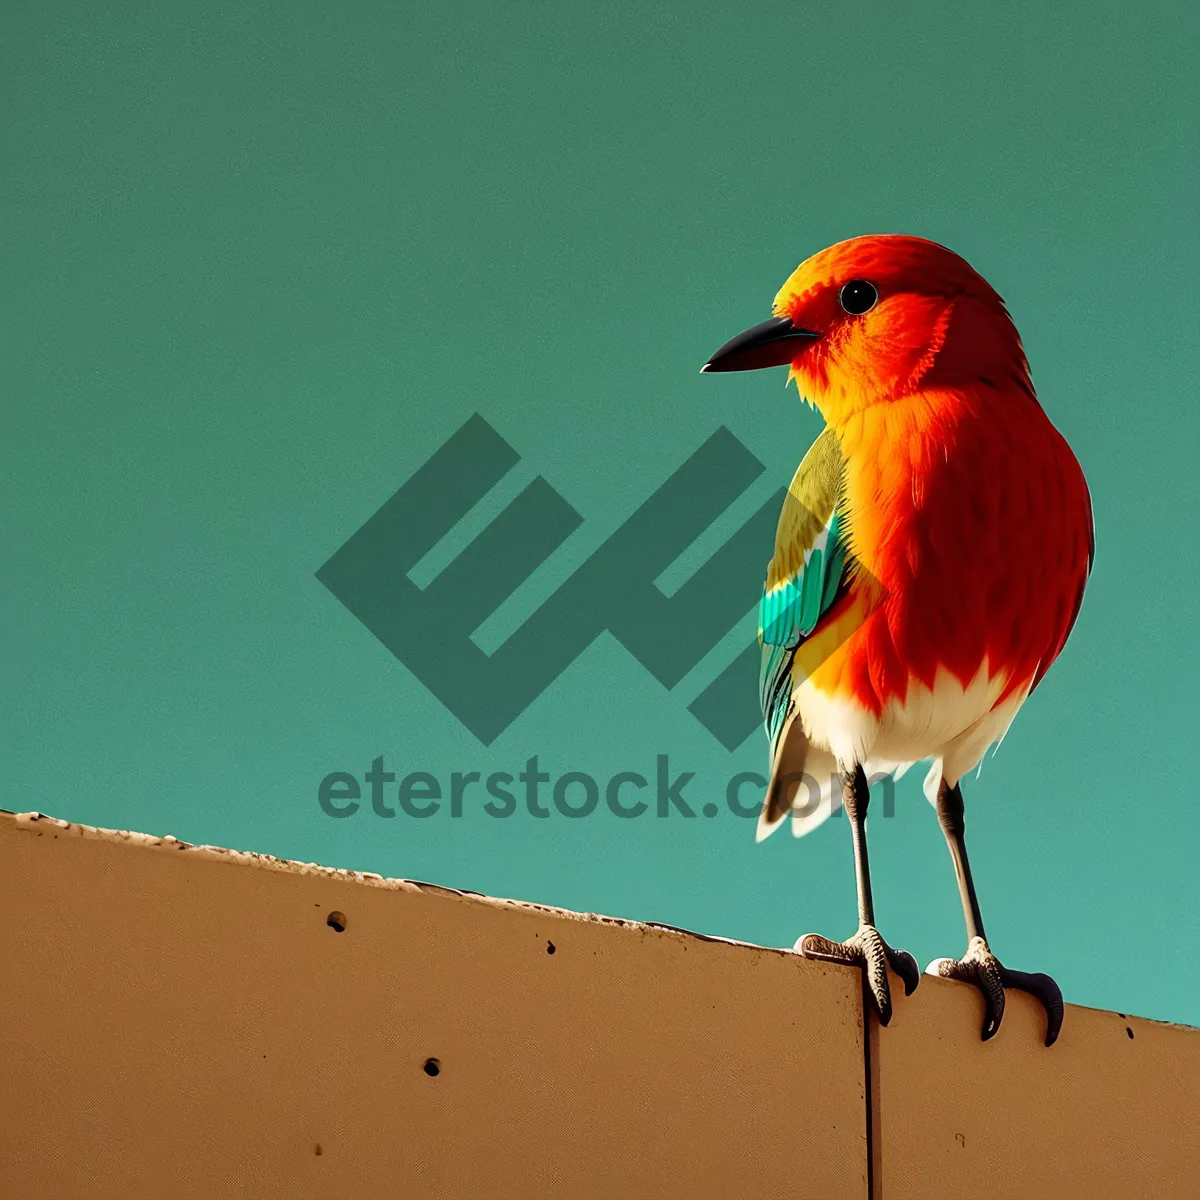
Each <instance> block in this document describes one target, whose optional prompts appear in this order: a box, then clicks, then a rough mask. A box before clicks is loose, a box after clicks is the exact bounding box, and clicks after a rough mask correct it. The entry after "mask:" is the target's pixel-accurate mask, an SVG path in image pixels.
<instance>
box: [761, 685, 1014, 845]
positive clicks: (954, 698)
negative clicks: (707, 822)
mask: <svg viewBox="0 0 1200 1200" xmlns="http://www.w3.org/2000/svg"><path fill="white" fill-rule="evenodd" d="M1005 683H1006V679H1005V677H1004V675H1003V673H999V674H996V675H991V674H989V672H988V669H987V663H986V662H985V663H984V665H983V666H982V667H981V668H980V670H979V673H978V674H977V675H976V676H975V678H974V679H973V680H971V682H970V683H969V684H968V685H967V686H966V687H963V686H962V684H961V683H960V682H959V681H958V680H957V679H955V678H954V677H953V676H952V675H950V674H949V673H948V672H946V671H942V672H940V673H939V675H938V676H937V678H936V680H935V681H934V686H933V687H932V688H928V687H926V686H925V685H924V684H922V683H920V682H918V681H917V680H912V681H911V682H910V684H909V687H908V693H907V695H906V696H905V698H904V700H903V701H900V700H898V699H893V700H891V701H890V702H889V703H888V704H887V705H886V706H885V707H884V709H883V712H882V713H881V714H880V715H879V716H878V717H875V716H874V715H873V714H872V713H870V712H868V711H867V710H866V709H865V708H863V707H862V706H861V705H860V704H858V703H857V702H856V701H854V700H846V699H839V698H837V697H833V696H829V695H827V694H825V693H823V692H819V691H817V689H816V688H814V687H813V686H812V684H811V683H808V682H805V683H802V684H801V685H800V686H799V688H798V689H797V691H796V693H795V704H796V707H797V709H798V710H799V713H800V719H801V721H802V722H803V724H804V730H805V733H806V734H807V735H808V738H809V741H810V742H811V744H812V751H811V753H810V756H809V761H808V766H807V768H806V770H807V773H808V774H809V775H810V776H811V778H812V779H813V781H814V783H817V784H819V785H820V790H821V796H820V803H819V804H814V803H812V800H811V799H809V800H808V801H807V802H805V797H804V796H801V797H798V800H797V803H798V804H799V803H803V804H804V808H803V809H794V810H793V813H792V832H793V833H794V834H795V835H796V836H797V837H800V836H802V835H803V834H805V833H808V832H809V831H810V830H812V829H815V828H816V827H817V826H818V825H820V824H821V823H822V822H823V821H824V820H825V818H826V817H828V816H829V815H830V814H831V813H832V812H833V811H834V810H835V809H836V808H837V807H838V805H839V804H841V789H840V787H839V786H838V783H837V775H838V770H839V767H852V766H853V764H855V763H862V764H863V770H864V771H865V772H866V774H867V778H868V779H869V780H871V781H872V782H874V781H877V780H879V779H881V778H883V777H884V776H885V775H891V774H894V775H895V776H896V777H897V778H899V777H900V776H901V775H903V774H904V772H905V771H907V770H908V768H909V767H911V766H912V765H913V763H915V762H919V761H921V760H923V759H932V760H933V766H932V769H931V770H930V772H929V775H928V776H927V777H926V780H925V795H926V796H927V797H928V798H929V801H930V803H933V802H934V800H935V799H936V798H937V792H938V786H939V784H940V783H941V781H942V779H943V778H944V779H945V780H946V782H947V783H949V784H950V785H951V786H953V785H954V784H956V783H957V782H958V781H959V780H960V779H961V778H962V777H963V776H964V775H966V774H967V772H968V771H970V770H971V769H972V768H973V767H975V766H976V765H977V764H978V763H979V762H980V760H981V759H982V758H983V756H984V753H985V752H986V751H987V748H988V747H989V746H990V745H992V744H993V743H995V742H999V741H1000V740H1001V739H1002V738H1003V737H1004V734H1005V732H1006V731H1007V730H1008V727H1009V725H1011V724H1012V721H1013V718H1014V717H1015V716H1016V715H1017V710H1018V709H1019V708H1020V707H1021V705H1022V704H1023V703H1024V701H1025V697H1026V696H1027V695H1028V688H1027V687H1025V688H1019V689H1018V690H1017V691H1016V692H1014V693H1013V694H1012V695H1010V696H1009V697H1008V698H1007V699H1005V701H1004V702H1003V703H1002V704H997V703H996V702H997V700H998V698H999V696H1000V694H1001V692H1003V691H1004V687H1005ZM813 799H815V797H814V798H813ZM765 832H769V831H764V832H763V836H765Z"/></svg>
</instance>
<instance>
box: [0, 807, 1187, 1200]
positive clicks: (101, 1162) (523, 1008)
mask: <svg viewBox="0 0 1200 1200" xmlns="http://www.w3.org/2000/svg"><path fill="white" fill-rule="evenodd" d="M1023 999H1024V998H1023V997H1019V996H1018V997H1014V999H1013V1000H1012V1002H1011V1004H1010V1012H1009V1015H1008V1017H1007V1019H1006V1023H1005V1026H1004V1028H1003V1030H1002V1031H1001V1034H1000V1036H999V1037H998V1038H997V1039H996V1040H995V1041H993V1042H991V1043H989V1044H987V1045H981V1044H980V1043H979V1042H978V1040H977V1028H978V1022H979V1007H980V1006H979V1002H978V1001H977V999H976V997H975V995H974V993H973V992H971V991H970V990H969V989H967V988H964V987H962V986H961V985H956V984H950V983H943V982H941V981H935V980H932V979H926V980H924V981H923V984H922V987H921V989H920V990H919V991H918V992H917V993H916V995H915V996H913V997H912V998H910V999H909V1000H907V1002H905V1001H904V999H903V998H901V999H900V1000H899V1001H898V1003H897V1013H896V1017H895V1019H894V1021H893V1024H892V1026H891V1027H890V1028H888V1029H886V1030H879V1029H877V1028H875V1027H874V1026H872V1027H871V1028H870V1030H869V1034H868V1039H867V1043H866V1044H865V1043H864V1031H863V1020H862V1008H861V1003H860V991H859V979H858V976H857V974H856V973H855V972H854V971H851V970H847V969H843V968H837V967H832V966H824V965H821V964H817V963H810V962H807V961H804V960H802V959H800V958H798V957H796V956H794V955H791V954H786V953H781V952H779V951H775V950H764V949H760V948H756V947H749V946H744V945H740V944H736V943H730V942H722V941H713V940H708V939H704V938H701V937H697V936H693V935H687V934H682V933H679V932H676V931H671V930H666V929H662V928H656V927H650V926H643V925H636V924H630V923H628V922H618V921H612V920H608V919H603V918H593V917H582V916H579V915H576V914H572V913H566V912H561V911H556V910H549V909H541V908H537V907H534V906H531V905H523V904H518V903H512V902H507V901H498V900H492V899H488V898H484V897H478V896H471V895H463V894H460V893H457V892H451V891H448V890H446V889H442V888H437V887H431V886H427V885H419V884H413V883H407V882H399V881H391V880H382V879H380V878H378V877H375V876H363V875H354V874H351V873H347V872H337V871H330V870H326V869H324V868H320V867H314V866H304V865H300V864H296V863H285V862H281V861H279V860H275V859H269V858H263V857H261V856H256V855H247V854H240V853H236V852H232V851H224V850H218V849H213V848H199V847H187V846H185V845H184V844H182V843H179V842H175V841H172V840H170V839H161V840H160V839H154V838H149V837H146V836H145V835H141V834H124V833H111V832H107V831H99V830H93V829H90V828H87V827H81V826H78V825H68V824H66V823H64V822H59V821H55V820H52V819H50V818H46V817H34V816H12V815H9V814H3V815H0V1010H2V1011H3V1012H4V1014H5V1019H4V1021H3V1023H2V1024H0V1064H2V1068H3V1070H2V1076H0V1078H2V1079H3V1083H2V1085H0V1126H2V1128H3V1129H4V1137H3V1140H2V1141H0V1192H3V1194H5V1195H11V1196H20V1197H23V1198H29V1200H40V1198H42V1197H46V1198H50V1197H53V1198H55V1200H66V1198H68V1197H107V1196H113V1197H122V1198H127V1197H128V1198H134V1197H143V1196H145V1197H160V1196H163V1195H168V1194H169V1195H173V1196H180V1197H191V1196H196V1197H211V1196H254V1197H304V1196H333V1195H356V1196H357V1195H361V1196H384V1195H386V1196H421V1197H425V1196H429V1197H499V1198H507V1197H513V1198H514V1200H516V1198H518V1197H520V1198H533V1197H556V1196H565V1197H570V1198H571V1200H583V1198H585V1197H618V1196H620V1197H625V1196H632V1197H637V1196H646V1197H671V1196H680V1197H683V1196H688V1197H707V1196H713V1197H726V1196H729V1197H750V1196H753V1197H760V1196H761V1197H774V1196H799V1197H812V1198H814V1200H840V1198H842V1197H855V1198H859V1197H865V1196H868V1195H869V1194H870V1193H871V1190H872V1189H873V1190H874V1193H875V1194H876V1195H878V1196H885V1197H888V1198H889V1200H891V1198H892V1197H910V1196H911V1197H928V1196H934V1195H947V1196H949V1195H960V1194H968V1193H969V1194H971V1195H974V1196H997V1197H999V1196H1014V1197H1016V1196H1020V1197H1034V1198H1035V1200H1036V1198H1037V1197H1042V1196H1045V1197H1073V1196H1080V1197H1084V1196H1086V1197H1103V1196H1132V1195H1150V1194H1152V1195H1156V1196H1171V1195H1187V1194H1191V1193H1190V1191H1189V1189H1190V1187H1191V1182H1190V1181H1194V1178H1195V1176H1196V1174H1197V1172H1200V1153H1198V1147H1197V1134H1196V1129H1197V1127H1198V1125H1200V1082H1198V1081H1200V1034H1197V1032H1196V1031H1194V1030H1185V1029H1181V1028H1177V1027H1171V1026H1166V1025H1161V1024H1157V1023H1154V1022H1149V1021H1142V1020H1136V1019H1132V1018H1125V1017H1123V1016H1120V1015H1119V1014H1112V1013H1101V1012H1096V1011H1092V1010H1087V1009H1078V1008H1072V1009H1070V1010H1069V1011H1068V1013H1067V1021H1066V1024H1065V1027H1064V1031H1063V1035H1062V1038H1061V1039H1060V1041H1059V1044H1058V1045H1057V1046H1055V1047H1054V1048H1053V1049H1052V1050H1045V1049H1044V1048H1043V1047H1042V1046H1041V1042H1040V1032H1039V1028H1038V1013H1037V1012H1036V1011H1035V1009H1034V1007H1033V1005H1032V1004H1025V1003H1023Z"/></svg>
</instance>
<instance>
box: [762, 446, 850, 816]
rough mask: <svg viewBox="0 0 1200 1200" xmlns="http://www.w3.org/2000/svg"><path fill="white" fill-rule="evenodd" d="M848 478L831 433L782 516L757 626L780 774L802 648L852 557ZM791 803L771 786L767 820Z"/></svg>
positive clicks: (766, 716)
mask: <svg viewBox="0 0 1200 1200" xmlns="http://www.w3.org/2000/svg"><path fill="white" fill-rule="evenodd" d="M843 477H844V463H843V460H842V453H841V446H840V445H839V443H838V438H837V434H836V433H834V431H833V430H832V429H826V430H825V431H824V433H822V434H821V436H820V437H819V438H817V440H816V441H815V442H814V443H813V444H812V446H811V448H810V449H809V451H808V453H807V454H806V455H805V456H804V461H803V462H801V464H800V466H799V468H798V469H797V471H796V475H795V478H794V479H793V480H792V483H791V486H790V487H789V488H788V495H787V499H786V500H785V501H784V505H783V512H782V513H780V515H779V526H778V529H777V530H776V534H775V557H774V558H772V560H771V563H770V565H769V566H768V568H767V580H766V584H765V585H764V587H763V598H762V601H761V603H760V605H759V620H758V624H759V640H760V642H761V643H762V651H763V653H762V667H761V670H760V674H759V699H760V701H761V703H762V711H763V721H764V724H765V725H766V730H767V736H768V738H770V741H771V764H772V767H773V768H775V767H776V765H777V763H778V761H779V758H780V753H779V751H780V743H781V740H782V738H783V734H784V730H785V728H786V727H787V724H788V716H789V714H790V712H791V706H792V704H791V700H792V680H791V670H790V668H791V665H792V659H793V658H794V657H795V653H796V647H797V646H799V645H800V643H801V642H802V641H803V640H804V639H805V638H806V637H808V636H810V635H811V634H812V632H813V630H814V629H816V628H817V625H818V624H819V623H820V620H821V618H822V617H823V616H824V615H825V613H827V612H828V611H829V609H830V608H831V607H832V606H833V603H834V601H835V600H836V599H837V597H838V595H839V592H840V590H841V589H842V588H843V586H844V582H845V577H846V573H847V566H848V563H849V554H848V551H847V547H846V538H847V528H846V524H847V522H846V513H845V510H844V495H843ZM789 804H790V799H789V797H788V796H782V795H781V794H780V793H779V791H778V789H773V788H770V787H769V788H768V792H767V800H766V810H765V812H764V816H765V817H766V818H767V819H768V820H777V819H778V818H779V817H781V816H782V815H783V814H784V813H785V812H786V811H787V808H788V806H789ZM774 809H779V810H780V811H773V810H774Z"/></svg>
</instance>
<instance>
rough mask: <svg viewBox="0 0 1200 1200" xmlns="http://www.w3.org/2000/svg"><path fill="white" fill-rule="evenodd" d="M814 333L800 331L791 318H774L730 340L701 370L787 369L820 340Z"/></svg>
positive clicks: (704, 372)
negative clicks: (817, 339) (807, 348)
mask: <svg viewBox="0 0 1200 1200" xmlns="http://www.w3.org/2000/svg"><path fill="white" fill-rule="evenodd" d="M819 336H820V335H819V334H816V333H813V332H812V330H811V329H799V328H797V326H795V325H793V324H792V321H791V318H790V317H772V318H771V319H770V320H769V321H763V323H762V324H761V325H755V326H754V328H753V329H747V330H746V332H745V333H739V334H738V335H737V337H735V338H730V339H729V341H727V342H726V343H725V345H723V346H722V347H721V348H720V350H718V351H717V352H716V354H714V355H713V356H712V358H710V359H709V360H708V362H706V363H705V364H704V366H702V367H701V368H700V373H701V374H702V375H703V374H707V373H708V372H709V371H757V370H758V369H759V368H760V367H784V366H789V365H791V363H792V361H793V360H794V359H795V358H796V357H797V356H798V355H799V354H800V353H801V352H802V351H803V350H804V348H805V346H807V345H810V344H811V343H812V342H813V340H814V339H815V338H817V337H819Z"/></svg>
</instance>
